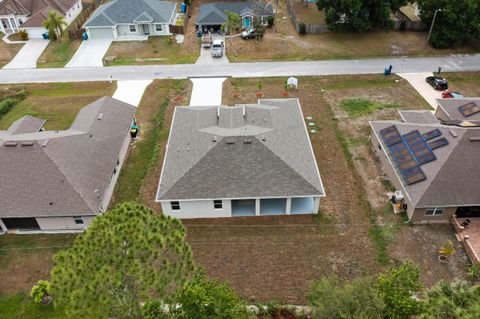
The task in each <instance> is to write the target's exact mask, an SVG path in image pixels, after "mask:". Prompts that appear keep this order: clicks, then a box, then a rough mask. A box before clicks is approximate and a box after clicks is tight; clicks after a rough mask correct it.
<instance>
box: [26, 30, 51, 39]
mask: <svg viewBox="0 0 480 319" xmlns="http://www.w3.org/2000/svg"><path fill="white" fill-rule="evenodd" d="M25 31H27V33H28V38H29V39H41V38H42V34H44V33H45V32H47V29H45V28H25Z"/></svg>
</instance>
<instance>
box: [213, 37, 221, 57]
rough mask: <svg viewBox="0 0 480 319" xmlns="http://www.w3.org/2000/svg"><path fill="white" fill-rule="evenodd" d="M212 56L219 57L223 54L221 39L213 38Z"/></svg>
mask: <svg viewBox="0 0 480 319" xmlns="http://www.w3.org/2000/svg"><path fill="white" fill-rule="evenodd" d="M212 56H213V57H214V58H221V57H222V56H223V41H222V40H214V41H213V44H212Z"/></svg>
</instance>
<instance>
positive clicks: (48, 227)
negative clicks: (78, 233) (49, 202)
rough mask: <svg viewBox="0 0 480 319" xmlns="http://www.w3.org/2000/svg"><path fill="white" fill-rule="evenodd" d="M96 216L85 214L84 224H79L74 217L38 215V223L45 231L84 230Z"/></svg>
mask: <svg viewBox="0 0 480 319" xmlns="http://www.w3.org/2000/svg"><path fill="white" fill-rule="evenodd" d="M93 218H94V216H83V221H84V224H80V225H77V224H75V221H74V219H73V217H71V216H68V217H37V218H36V219H37V223H38V225H39V226H40V229H41V230H44V231H56V230H59V231H65V230H82V229H85V228H87V227H88V225H90V223H91V222H92V220H93Z"/></svg>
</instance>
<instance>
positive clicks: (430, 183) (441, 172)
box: [370, 121, 480, 207]
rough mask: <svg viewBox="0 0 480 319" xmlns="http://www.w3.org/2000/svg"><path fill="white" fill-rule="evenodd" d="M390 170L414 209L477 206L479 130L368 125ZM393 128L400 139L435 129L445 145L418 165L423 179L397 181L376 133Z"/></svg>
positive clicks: (433, 125) (385, 123)
mask: <svg viewBox="0 0 480 319" xmlns="http://www.w3.org/2000/svg"><path fill="white" fill-rule="evenodd" d="M370 125H371V127H372V130H373V132H374V134H375V135H376V136H377V137H378V140H379V141H380V143H381V145H382V149H383V151H384V152H385V154H386V155H387V157H388V158H389V163H390V165H392V167H393V170H394V171H395V172H397V177H398V179H399V181H400V182H401V183H402V185H403V188H404V190H405V192H406V193H407V196H408V197H409V199H410V200H411V202H412V204H413V205H414V206H415V207H442V206H443V207H448V206H454V207H455V206H469V205H480V192H478V191H476V190H477V189H478V185H479V183H480V169H478V165H479V163H480V141H477V140H476V138H480V128H461V127H457V126H447V125H443V124H441V123H440V122H437V123H424V124H422V123H412V122H410V123H408V122H407V123H406V122H400V121H372V122H370ZM391 125H395V127H396V128H397V130H398V131H399V133H400V134H401V135H403V134H407V133H409V132H412V131H414V130H418V131H419V132H420V133H421V134H424V133H426V132H429V131H432V130H434V129H439V130H440V132H441V133H442V137H443V138H446V139H447V141H448V145H446V146H443V147H440V148H438V149H435V150H433V153H434V154H435V157H436V160H434V161H432V162H429V163H426V164H423V165H421V169H422V171H423V172H424V174H425V176H426V179H425V180H423V181H420V182H417V183H414V184H411V185H407V184H406V183H405V181H404V180H403V179H402V178H401V177H400V174H399V173H398V170H397V169H396V165H395V164H394V159H393V158H392V155H391V153H390V152H389V151H388V147H387V145H385V143H384V142H383V141H382V138H381V137H380V131H381V130H382V129H384V128H387V127H389V126H391Z"/></svg>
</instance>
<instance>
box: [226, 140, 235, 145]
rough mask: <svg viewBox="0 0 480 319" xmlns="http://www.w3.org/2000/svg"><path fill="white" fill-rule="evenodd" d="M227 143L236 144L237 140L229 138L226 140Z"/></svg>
mask: <svg viewBox="0 0 480 319" xmlns="http://www.w3.org/2000/svg"><path fill="white" fill-rule="evenodd" d="M226 143H227V144H235V141H234V140H231V139H228V140H226Z"/></svg>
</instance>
